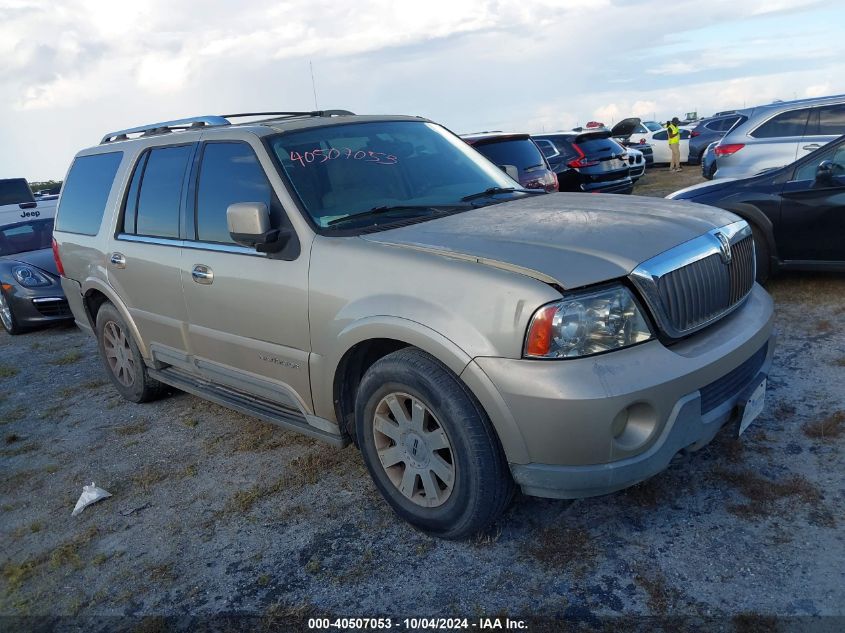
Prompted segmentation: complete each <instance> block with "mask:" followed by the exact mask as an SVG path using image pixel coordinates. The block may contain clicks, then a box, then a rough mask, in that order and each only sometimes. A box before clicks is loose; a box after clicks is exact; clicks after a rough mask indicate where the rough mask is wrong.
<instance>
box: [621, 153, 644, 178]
mask: <svg viewBox="0 0 845 633" xmlns="http://www.w3.org/2000/svg"><path fill="white" fill-rule="evenodd" d="M625 155H626V157H627V161H628V164H629V165H630V166H631V172H630V176H631V180H633V181H634V182H637V180H639V179H640V178H642V175H643V174H644V173H645V156H643V153H642V152H641V151H640V150H638V149H635V148H633V147H626V148H625Z"/></svg>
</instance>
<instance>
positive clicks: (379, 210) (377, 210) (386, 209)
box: [326, 204, 472, 226]
mask: <svg viewBox="0 0 845 633" xmlns="http://www.w3.org/2000/svg"><path fill="white" fill-rule="evenodd" d="M471 208H472V207H471V206H470V205H465V204H391V205H385V206H381V207H373V208H372V209H370V210H369V211H364V212H363V213H353V214H352V215H346V216H344V217H342V218H335V219H334V220H330V221H329V222H327V223H326V226H335V225H336V224H343V223H344V222H350V221H352V220H359V219H361V218H369V217H375V216H379V215H382V214H384V213H390V212H391V211H431V212H432V213H437V212H438V210H439V209H445V210H453V209H471Z"/></svg>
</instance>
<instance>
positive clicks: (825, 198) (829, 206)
mask: <svg viewBox="0 0 845 633" xmlns="http://www.w3.org/2000/svg"><path fill="white" fill-rule="evenodd" d="M824 160H829V161H832V163H833V171H834V176H833V177H832V178H831V179H830V180H825V181H822V182H820V181H819V180H817V179H816V170H817V169H818V165H819V163H821V162H822V161H824ZM780 230H781V235H780V236H779V238H780V239H778V244H779V249H780V251H779V256H780V258H781V259H783V260H811V261H822V262H842V261H845V144H843V143H840V144H838V146H834V147H831V148H829V149H827V150H826V151H823V152H820V153H818V154H817V155H816V157H815V158H813V159H812V160H809V161H807V162H805V163H804V164H802V165H800V166H798V167H797V168H796V169H795V173H794V174H793V180H791V181H790V182H788V183H786V185H784V189H783V194H782V199H781V222H780Z"/></svg>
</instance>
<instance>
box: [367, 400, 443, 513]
mask: <svg viewBox="0 0 845 633" xmlns="http://www.w3.org/2000/svg"><path fill="white" fill-rule="evenodd" d="M373 437H374V439H375V447H376V451H377V453H378V458H379V461H380V462H381V465H382V467H383V468H384V471H385V473H386V474H387V477H388V479H390V481H391V482H392V483H393V485H394V486H396V488H397V489H398V490H399V492H401V493H402V495H404V496H405V497H406V498H407V499H409V500H410V501H412V502H413V503H415V504H417V505H420V506H423V507H428V508H433V507H437V506H440V505H443V504H444V503H445V502H446V501H447V500H448V499H449V496H450V495H451V494H452V489H453V487H454V485H455V479H456V477H455V458H454V453H453V451H452V444H451V442H450V441H449V436H448V435H447V434H446V431H445V429H444V428H443V426H442V425H441V424H440V422H439V421H438V419H437V417H436V416H435V415H434V413H432V411H431V410H430V409H429V408H428V407H427V406H426V405H425V404H424V403H423V402H422V401H421V400H420V399H419V398H416V397H414V396H411V395H408V394H406V393H390V394H388V395H387V396H385V397H384V398H382V399H381V401H380V402H379V403H378V406H376V410H375V414H374V419H373Z"/></svg>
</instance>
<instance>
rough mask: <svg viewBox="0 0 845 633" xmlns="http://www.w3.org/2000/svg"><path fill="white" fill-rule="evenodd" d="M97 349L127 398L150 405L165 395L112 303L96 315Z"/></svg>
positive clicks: (119, 388)
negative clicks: (148, 402) (149, 403)
mask: <svg viewBox="0 0 845 633" xmlns="http://www.w3.org/2000/svg"><path fill="white" fill-rule="evenodd" d="M97 346H98V347H99V350H100V358H101V359H102V361H103V365H105V368H106V372H107V373H108V375H109V378H110V379H111V382H112V384H113V385H114V387H115V389H117V390H118V392H120V395H122V396H123V397H124V398H126V399H127V400H130V401H132V402H147V401H149V400H153V399H155V398H157V397H159V396H160V395H161V394H162V393H163V392H164V389H165V387H164V385H163V384H162V383H160V382H159V381H158V380H156V379H154V378H151V377H150V376H149V374H148V373H147V366H146V364H145V363H144V358H143V357H142V356H141V352H140V350H139V349H138V345H137V344H136V343H135V341H134V340H133V339H132V334H131V332H130V331H129V327H128V326H127V325H126V321H124V320H123V317H122V316H120V313H119V312H118V311H117V308H115V307H114V305H112V304H111V303H104V304H103V305H102V306H101V307H100V309H99V311H98V312H97Z"/></svg>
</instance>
